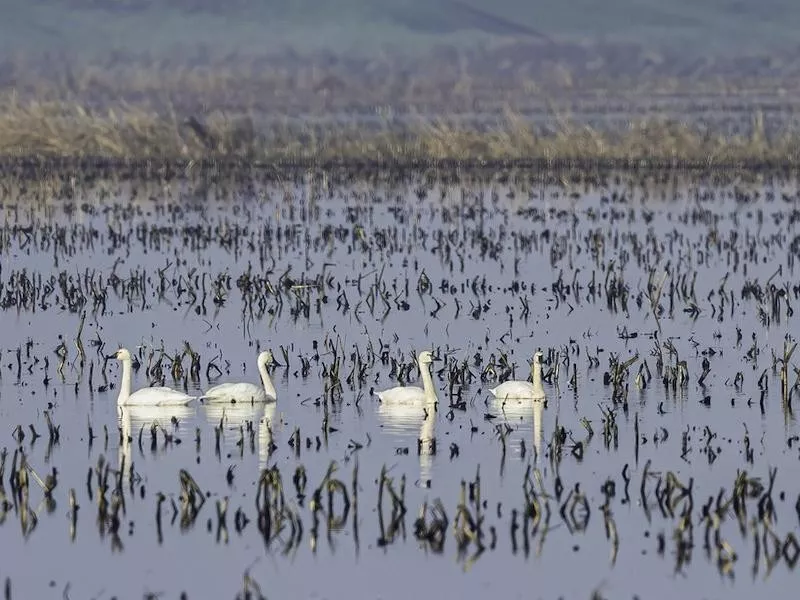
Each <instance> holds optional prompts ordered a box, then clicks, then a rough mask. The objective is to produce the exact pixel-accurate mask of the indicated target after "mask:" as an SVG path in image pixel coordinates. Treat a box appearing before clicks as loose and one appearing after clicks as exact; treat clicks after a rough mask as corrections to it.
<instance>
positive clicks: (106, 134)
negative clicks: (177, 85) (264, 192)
mask: <svg viewBox="0 0 800 600" xmlns="http://www.w3.org/2000/svg"><path fill="white" fill-rule="evenodd" d="M0 156H2V157H3V158H19V157H37V158H67V159H77V158H98V159H99V158H103V159H113V160H123V159H126V160H146V159H156V160H203V159H218V160H227V161H248V162H270V161H285V160H291V161H303V162H309V163H313V162H323V161H326V162H327V161H344V162H347V161H353V162H357V161H368V162H378V163H393V162H394V163H396V162H401V163H406V162H412V161H450V160H460V161H469V162H480V161H486V162H497V161H526V162H528V161H552V162H560V161H584V162H586V161H588V162H598V163H602V162H616V163H624V162H628V163H631V162H635V163H641V164H644V163H649V164H662V165H663V164H675V165H683V164H688V163H695V164H707V165H709V166H713V165H719V164H739V165H747V164H752V165H757V164H767V163H768V164H772V165H793V164H795V163H796V162H797V161H798V159H800V136H798V135H793V134H789V133H784V134H782V135H781V136H779V137H773V138H772V139H770V138H769V137H768V136H767V135H766V134H765V132H764V130H763V121H762V120H761V119H760V117H759V116H756V118H755V119H754V122H753V126H752V127H751V132H750V133H749V134H748V135H731V136H723V135H706V134H704V133H702V132H700V131H699V130H695V129H693V128H692V127H690V126H688V125H685V124H679V123H673V122H669V121H665V120H661V119H649V120H642V121H639V122H636V123H632V124H631V125H630V126H629V128H627V129H625V130H619V131H614V130H612V131H598V130H595V129H592V128H590V127H587V126H577V125H572V124H570V123H569V121H567V120H564V119H560V120H559V128H558V130H557V132H556V133H554V134H551V135H542V134H540V133H538V132H537V131H536V130H535V129H534V128H533V127H531V126H530V125H529V124H528V123H527V122H525V121H524V120H523V119H522V118H520V117H519V116H517V115H514V114H512V113H507V114H506V116H505V118H504V119H503V120H502V121H501V122H499V123H498V124H497V125H496V126H495V127H493V128H489V129H485V130H482V131H477V130H471V129H468V128H455V127H453V126H450V125H446V124H445V123H443V122H438V123H437V122H434V123H425V122H420V123H419V124H417V125H414V126H407V127H404V128H403V129H402V130H399V129H396V128H391V127H389V126H388V125H387V126H386V127H385V128H383V129H379V130H375V129H369V128H365V127H360V126H359V125H357V124H351V125H330V126H327V127H326V126H317V127H314V128H311V127H296V126H295V127H292V126H289V125H286V124H278V125H274V124H273V125H269V126H267V125H265V126H263V127H259V125H258V124H257V123H256V122H255V121H254V119H253V118H251V117H242V116H227V115H225V114H224V113H222V112H212V113H211V114H210V115H209V116H208V117H207V118H206V119H205V120H204V122H203V123H200V122H199V121H194V122H193V123H192V122H191V121H188V120H185V119H182V118H179V117H178V116H176V115H175V114H174V113H173V114H170V115H163V114H159V113H156V112H153V111H148V110H145V109H142V108H138V107H135V106H128V105H124V106H119V107H116V108H113V109H111V108H109V109H104V110H102V111H92V110H89V109H86V108H83V107H81V106H80V105H76V104H68V103H64V102H46V103H45V102H30V103H24V104H23V103H20V102H18V101H9V102H7V103H6V104H5V105H4V106H2V111H1V112H0Z"/></svg>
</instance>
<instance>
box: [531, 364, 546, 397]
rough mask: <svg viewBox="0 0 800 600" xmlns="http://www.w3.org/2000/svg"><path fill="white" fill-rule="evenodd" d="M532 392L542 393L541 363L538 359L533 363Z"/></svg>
mask: <svg viewBox="0 0 800 600" xmlns="http://www.w3.org/2000/svg"><path fill="white" fill-rule="evenodd" d="M533 392H534V394H535V395H537V396H538V395H542V396H543V395H544V386H543V385H542V364H541V363H540V362H539V361H536V362H534V363H533Z"/></svg>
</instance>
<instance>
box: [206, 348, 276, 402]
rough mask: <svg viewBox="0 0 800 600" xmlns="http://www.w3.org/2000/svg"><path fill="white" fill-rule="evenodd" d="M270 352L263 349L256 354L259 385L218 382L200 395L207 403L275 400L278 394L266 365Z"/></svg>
mask: <svg viewBox="0 0 800 600" xmlns="http://www.w3.org/2000/svg"><path fill="white" fill-rule="evenodd" d="M272 360H273V359H272V352H270V351H269V350H264V352H262V353H261V354H259V355H258V372H259V373H260V374H261V384H262V385H261V386H257V385H254V384H252V383H220V384H219V385H215V386H214V387H212V388H209V389H207V390H206V391H205V393H204V394H203V395H202V396H200V399H201V400H203V401H204V402H205V403H207V404H213V403H217V402H228V403H231V404H233V403H237V402H251V403H252V402H275V401H276V400H277V398H278V394H277V392H276V391H275V386H274V385H272V380H271V379H270V377H269V372H268V371H267V367H268V366H269V365H271V364H272Z"/></svg>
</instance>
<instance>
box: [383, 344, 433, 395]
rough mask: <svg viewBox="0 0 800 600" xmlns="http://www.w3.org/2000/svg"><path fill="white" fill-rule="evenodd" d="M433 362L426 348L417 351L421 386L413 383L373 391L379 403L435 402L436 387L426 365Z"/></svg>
mask: <svg viewBox="0 0 800 600" xmlns="http://www.w3.org/2000/svg"><path fill="white" fill-rule="evenodd" d="M432 362H433V355H432V354H431V353H430V352H428V351H427V350H423V351H422V352H420V353H419V357H418V358H417V363H418V364H419V372H420V375H421V376H422V387H417V386H413V385H409V386H402V385H399V386H397V387H393V388H389V389H388V390H383V391H382V392H375V395H376V396H378V399H379V400H380V401H381V403H382V404H383V403H390V404H412V405H413V404H424V403H435V402H436V400H437V398H436V389H435V388H434V387H433V379H432V378H431V372H430V369H429V367H428V365H430V364H431V363H432Z"/></svg>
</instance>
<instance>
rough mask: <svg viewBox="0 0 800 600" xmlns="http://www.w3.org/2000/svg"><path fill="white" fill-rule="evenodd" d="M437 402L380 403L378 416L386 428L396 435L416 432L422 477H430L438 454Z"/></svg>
mask: <svg viewBox="0 0 800 600" xmlns="http://www.w3.org/2000/svg"><path fill="white" fill-rule="evenodd" d="M436 415H437V411H436V404H435V403H434V402H430V403H427V404H425V405H422V404H419V405H408V404H387V403H383V404H380V405H379V407H378V417H379V419H380V421H381V423H382V424H383V426H384V428H385V429H386V430H387V431H388V432H390V433H393V434H395V435H400V436H409V435H414V434H416V436H417V444H416V445H417V451H418V453H419V470H420V479H430V477H431V468H432V466H433V456H434V455H435V454H436Z"/></svg>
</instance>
